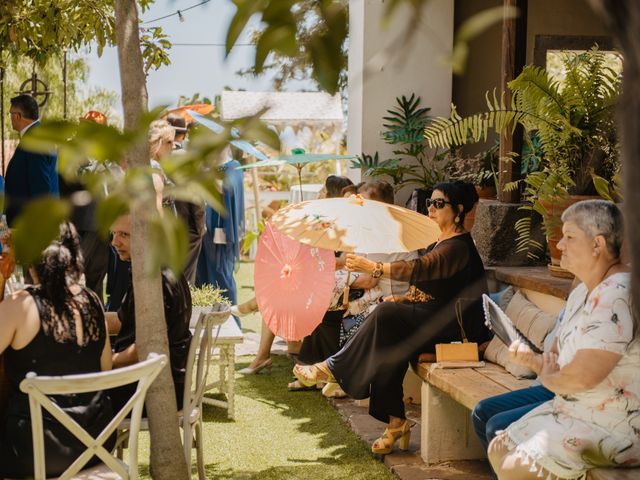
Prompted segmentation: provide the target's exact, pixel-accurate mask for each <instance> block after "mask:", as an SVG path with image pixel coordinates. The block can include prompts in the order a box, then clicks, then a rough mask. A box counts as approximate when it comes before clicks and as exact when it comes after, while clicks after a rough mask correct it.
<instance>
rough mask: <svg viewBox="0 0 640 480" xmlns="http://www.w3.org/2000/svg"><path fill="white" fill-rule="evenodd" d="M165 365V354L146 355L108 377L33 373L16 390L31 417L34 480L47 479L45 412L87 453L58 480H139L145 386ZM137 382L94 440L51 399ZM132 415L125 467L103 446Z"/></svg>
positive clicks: (103, 375)
mask: <svg viewBox="0 0 640 480" xmlns="http://www.w3.org/2000/svg"><path fill="white" fill-rule="evenodd" d="M166 364H167V357H166V355H157V354H154V353H151V354H149V357H148V358H147V360H145V361H143V362H140V363H137V364H135V365H131V366H129V367H125V368H120V369H117V370H110V371H106V372H99V373H91V374H84V375H66V376H60V377H44V376H42V377H38V376H37V375H35V374H34V373H29V374H27V377H26V378H25V379H24V380H23V381H22V382H20V390H22V391H23V392H24V393H26V394H27V395H29V408H30V412H31V430H32V436H33V465H34V477H35V480H45V478H46V477H45V465H46V463H45V462H46V458H45V457H46V456H45V451H44V432H43V424H42V409H43V408H44V409H45V410H47V411H48V412H49V413H50V414H51V415H52V416H53V417H54V418H55V419H56V420H58V421H59V422H60V423H61V424H62V425H63V426H64V427H65V428H67V430H69V432H71V433H72V434H73V435H74V436H75V437H77V438H78V440H80V441H81V442H82V443H83V444H84V445H86V447H87V449H86V450H85V451H84V452H83V453H82V454H81V455H80V456H79V457H78V458H77V459H76V460H75V462H73V463H72V464H71V465H70V466H69V468H67V470H65V472H63V474H62V475H61V476H60V477H58V480H72V479H76V480H80V479H83V480H85V479H86V480H102V479H109V480H116V479H122V480H137V479H138V448H137V442H138V431H139V429H140V419H141V417H142V410H143V408H144V399H145V396H146V394H147V390H148V389H149V386H150V385H151V384H152V383H153V381H154V380H155V378H156V377H157V376H158V374H159V373H160V370H162V368H163V367H164V366H165V365H166ZM133 382H138V385H137V388H136V390H135V393H134V394H133V395H132V397H131V398H130V399H129V401H128V402H127V403H126V404H125V406H124V407H122V409H121V410H120V411H119V412H117V413H116V414H115V416H114V418H113V419H112V420H111V421H110V422H109V424H108V425H107V426H106V427H105V428H104V429H103V430H102V432H101V433H100V435H98V437H97V438H93V437H92V436H91V435H89V433H87V431H86V430H85V429H83V428H82V427H81V426H80V425H78V423H77V422H76V421H75V420H73V419H72V418H71V417H69V416H68V415H67V414H66V413H65V412H64V411H63V410H62V409H61V408H60V407H59V406H58V405H56V404H55V403H54V402H53V401H52V400H51V399H50V398H49V395H65V394H73V393H87V392H95V391H99V390H108V389H111V388H115V387H119V386H121V385H127V384H129V383H133ZM129 412H131V423H130V437H131V444H132V448H131V449H130V450H129V458H128V460H129V463H128V465H127V464H124V463H123V462H122V461H121V460H118V459H116V458H115V457H114V456H112V454H111V453H110V452H108V451H107V450H106V449H105V448H104V446H103V444H104V443H105V442H106V441H107V440H108V439H109V437H110V436H111V434H112V433H113V432H114V431H115V430H116V429H117V428H118V425H120V423H121V422H122V420H123V419H124V418H125V417H126V416H127V415H128V414H129ZM94 455H95V456H97V457H99V458H100V459H101V460H102V461H103V462H104V463H102V464H100V465H97V466H95V467H91V468H88V469H85V470H82V468H83V467H84V466H85V465H86V464H87V462H88V461H89V460H91V458H92V457H93V456H94Z"/></svg>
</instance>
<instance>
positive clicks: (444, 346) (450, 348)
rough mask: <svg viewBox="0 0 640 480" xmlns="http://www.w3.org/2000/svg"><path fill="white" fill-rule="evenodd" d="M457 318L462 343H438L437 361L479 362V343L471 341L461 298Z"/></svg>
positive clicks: (458, 302)
mask: <svg viewBox="0 0 640 480" xmlns="http://www.w3.org/2000/svg"><path fill="white" fill-rule="evenodd" d="M455 311H456V320H458V325H459V326H460V333H461V334H462V343H438V344H437V345H436V362H438V363H440V362H477V361H479V360H480V356H479V354H478V344H477V343H475V342H469V340H467V335H466V334H465V332H464V326H463V324H462V307H461V299H460V298H459V299H458V300H457V301H456V306H455Z"/></svg>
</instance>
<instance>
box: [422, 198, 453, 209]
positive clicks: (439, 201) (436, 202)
mask: <svg viewBox="0 0 640 480" xmlns="http://www.w3.org/2000/svg"><path fill="white" fill-rule="evenodd" d="M431 205H433V206H434V207H435V208H437V209H438V210H442V209H443V208H444V206H445V205H451V202H447V201H446V200H445V199H444V198H434V199H433V200H432V199H430V198H427V208H430V207H431Z"/></svg>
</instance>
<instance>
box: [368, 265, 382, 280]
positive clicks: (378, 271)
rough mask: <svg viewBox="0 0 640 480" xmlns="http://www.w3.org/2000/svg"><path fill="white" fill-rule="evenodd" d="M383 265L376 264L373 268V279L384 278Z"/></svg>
mask: <svg viewBox="0 0 640 480" xmlns="http://www.w3.org/2000/svg"><path fill="white" fill-rule="evenodd" d="M382 271H383V264H382V262H376V266H375V267H373V272H371V276H372V277H373V278H380V277H381V276H382Z"/></svg>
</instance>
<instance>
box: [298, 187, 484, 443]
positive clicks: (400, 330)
mask: <svg viewBox="0 0 640 480" xmlns="http://www.w3.org/2000/svg"><path fill="white" fill-rule="evenodd" d="M477 201H478V195H477V193H476V191H475V188H474V187H473V185H471V184H468V183H464V182H454V183H440V184H438V185H436V186H435V187H434V190H433V194H432V195H431V199H429V200H427V206H428V210H429V217H430V218H432V219H433V220H434V221H436V222H437V223H438V225H439V226H440V230H441V234H440V237H439V238H438V241H437V242H436V243H433V244H432V245H429V246H428V247H427V249H426V253H425V254H424V255H423V256H421V257H420V258H418V259H416V260H411V261H396V262H391V263H380V262H378V263H376V262H373V261H371V260H369V259H367V258H364V257H359V256H357V255H353V254H348V255H347V260H346V267H347V269H349V270H350V271H353V272H363V273H368V274H371V275H372V276H373V277H382V276H384V277H388V278H391V280H392V282H394V281H396V282H406V281H409V283H410V285H411V288H410V289H409V292H408V293H407V294H405V295H402V296H396V295H391V296H389V297H386V298H385V299H384V300H385V301H384V302H383V303H381V304H380V305H379V306H378V307H377V308H376V309H375V310H374V311H373V312H372V313H371V314H370V315H369V316H368V317H367V318H366V319H365V321H364V323H363V325H362V326H361V327H360V329H359V330H358V332H357V333H356V334H355V335H354V336H353V337H352V338H351V340H350V341H349V342H347V343H346V344H345V345H344V347H343V348H342V349H341V350H340V351H339V352H338V353H336V354H335V355H333V356H331V357H329V358H328V359H327V360H325V361H324V362H321V363H316V364H315V365H310V366H301V365H296V367H294V370H293V373H294V375H295V376H296V377H297V378H298V380H299V381H300V382H301V383H302V384H304V385H315V383H316V382H318V381H335V382H337V383H339V384H340V386H341V387H342V388H343V390H344V391H345V392H346V393H347V394H349V395H350V396H351V397H353V398H356V399H363V398H367V397H369V399H370V400H369V415H371V416H372V417H374V418H376V419H378V420H380V421H382V422H385V423H387V424H388V427H387V429H386V430H385V431H384V433H383V435H382V436H381V437H380V438H378V439H377V440H376V441H375V442H374V443H373V445H372V447H371V450H372V451H373V452H374V453H378V454H382V455H386V454H388V453H390V452H391V450H392V448H393V445H394V443H395V442H396V441H397V440H400V448H401V449H407V448H408V445H409V438H410V434H411V427H412V426H413V425H412V423H411V422H409V421H408V420H407V419H406V417H405V411H404V403H403V391H402V382H403V379H404V376H405V373H406V371H407V366H408V363H409V362H410V361H413V360H415V359H417V356H418V355H419V354H420V353H423V352H434V351H435V346H436V344H437V343H448V342H452V341H460V340H463V339H464V338H467V339H468V340H469V341H471V342H477V343H482V342H485V341H487V340H489V338H490V333H489V331H488V329H487V328H486V327H485V325H484V322H483V314H482V303H481V296H482V294H483V293H486V292H487V282H486V277H485V273H484V266H483V265H482V260H481V259H480V256H479V255H478V251H477V250H476V247H475V244H474V243H473V239H472V238H471V235H470V234H469V232H467V231H466V230H465V229H464V217H465V215H466V214H467V213H469V212H470V211H471V209H472V208H473V206H474V204H475V203H476V202H477ZM378 228H385V226H384V225H378ZM392 288H393V283H392Z"/></svg>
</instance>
